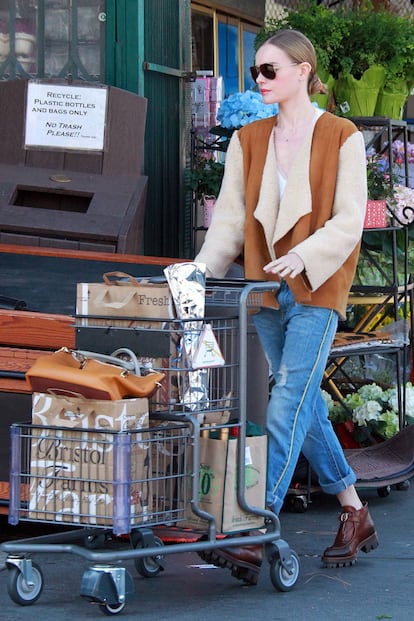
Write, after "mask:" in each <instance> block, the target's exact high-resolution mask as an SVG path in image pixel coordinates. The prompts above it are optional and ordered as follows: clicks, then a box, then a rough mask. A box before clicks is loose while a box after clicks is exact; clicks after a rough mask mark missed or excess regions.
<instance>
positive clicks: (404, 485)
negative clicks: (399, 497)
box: [395, 479, 410, 492]
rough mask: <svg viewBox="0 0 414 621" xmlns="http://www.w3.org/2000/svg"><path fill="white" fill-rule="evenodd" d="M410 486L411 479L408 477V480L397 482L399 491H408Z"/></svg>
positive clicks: (396, 487)
mask: <svg viewBox="0 0 414 621" xmlns="http://www.w3.org/2000/svg"><path fill="white" fill-rule="evenodd" d="M409 487H410V481H409V480H408V479H407V480H406V481H401V483H397V484H396V486H395V489H396V490H398V491H399V492H406V491H407V490H408V489H409Z"/></svg>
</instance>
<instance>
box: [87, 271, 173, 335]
mask: <svg viewBox="0 0 414 621" xmlns="http://www.w3.org/2000/svg"><path fill="white" fill-rule="evenodd" d="M76 314H77V315H81V316H84V315H87V316H88V317H87V318H85V319H84V320H83V321H82V325H107V324H108V320H107V319H98V318H97V317H95V318H94V315H95V316H101V317H102V316H103V317H114V318H116V319H113V320H110V324H111V325H113V326H118V327H133V326H136V325H141V326H142V325H145V322H144V324H143V323H142V322H138V321H134V320H132V319H130V320H129V321H128V320H127V319H119V318H124V317H125V318H128V317H129V318H133V317H135V318H143V319H156V320H159V319H171V318H173V316H174V312H173V302H172V298H171V295H170V289H169V286H168V284H167V283H151V282H148V279H143V280H139V281H138V280H137V279H136V278H134V277H133V276H130V275H129V274H125V273H124V272H107V273H105V274H103V281H102V282H101V283H78V284H77V296H76ZM148 327H151V325H149V326H148Z"/></svg>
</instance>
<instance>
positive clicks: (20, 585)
mask: <svg viewBox="0 0 414 621" xmlns="http://www.w3.org/2000/svg"><path fill="white" fill-rule="evenodd" d="M7 570H8V577H7V581H8V582H7V591H8V593H9V596H10V598H11V599H12V600H13V601H14V602H15V603H16V604H20V606H30V604H34V603H35V601H36V600H38V599H39V597H40V594H41V593H42V590H43V574H42V572H41V569H40V567H39V565H37V564H36V563H32V575H33V585H29V584H27V582H26V580H25V579H24V577H23V574H22V572H21V571H20V569H19V568H18V567H16V566H15V565H12V566H8V568H7Z"/></svg>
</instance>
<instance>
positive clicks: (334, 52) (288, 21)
mask: <svg viewBox="0 0 414 621" xmlns="http://www.w3.org/2000/svg"><path fill="white" fill-rule="evenodd" d="M283 28H292V29H295V30H300V31H301V32H303V33H304V34H305V35H306V36H307V37H308V38H309V39H310V40H311V41H312V43H313V45H314V47H315V50H316V53H317V57H318V70H319V67H322V68H323V69H324V70H326V71H327V72H328V73H329V74H331V75H332V76H333V77H334V78H335V79H336V78H338V76H339V75H340V74H341V73H342V74H352V75H353V76H354V77H355V78H356V79H360V77H361V75H362V74H363V73H364V71H366V69H368V68H369V67H371V66H373V65H382V66H383V67H384V68H385V72H386V78H385V83H386V84H387V90H392V88H393V87H394V86H396V85H397V84H398V85H399V88H401V86H400V85H401V81H404V82H405V83H406V85H407V88H411V85H412V84H414V21H413V20H412V19H410V18H407V17H400V16H399V15H397V14H396V13H394V12H391V11H386V10H384V9H382V8H379V9H375V7H374V6H373V3H372V2H370V1H369V0H362V1H361V2H359V3H358V4H357V5H356V6H355V7H354V8H350V9H346V8H336V9H328V8H326V7H325V6H323V5H321V4H318V3H317V2H316V0H308V1H306V0H304V1H303V3H302V4H300V5H299V7H298V8H297V9H294V10H293V9H292V10H290V11H287V12H286V13H285V15H284V16H282V17H281V18H279V19H271V20H268V21H267V22H266V24H265V26H264V27H263V28H262V30H261V31H260V32H259V34H258V35H257V37H256V40H255V47H256V49H257V48H258V47H260V45H261V44H262V43H263V42H264V41H265V40H266V39H268V38H269V37H270V36H272V34H274V33H275V32H277V31H278V30H281V29H283Z"/></svg>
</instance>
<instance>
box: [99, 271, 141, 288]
mask: <svg viewBox="0 0 414 621" xmlns="http://www.w3.org/2000/svg"><path fill="white" fill-rule="evenodd" d="M102 278H103V281H104V283H105V284H106V285H115V286H116V287H125V286H128V285H133V286H134V287H139V282H138V280H137V279H136V278H134V277H133V276H131V274H127V273H126V272H105V274H103V275H102ZM112 278H117V279H118V280H113V279H112ZM120 278H123V279H127V280H128V282H124V281H123V280H119V279H120Z"/></svg>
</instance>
